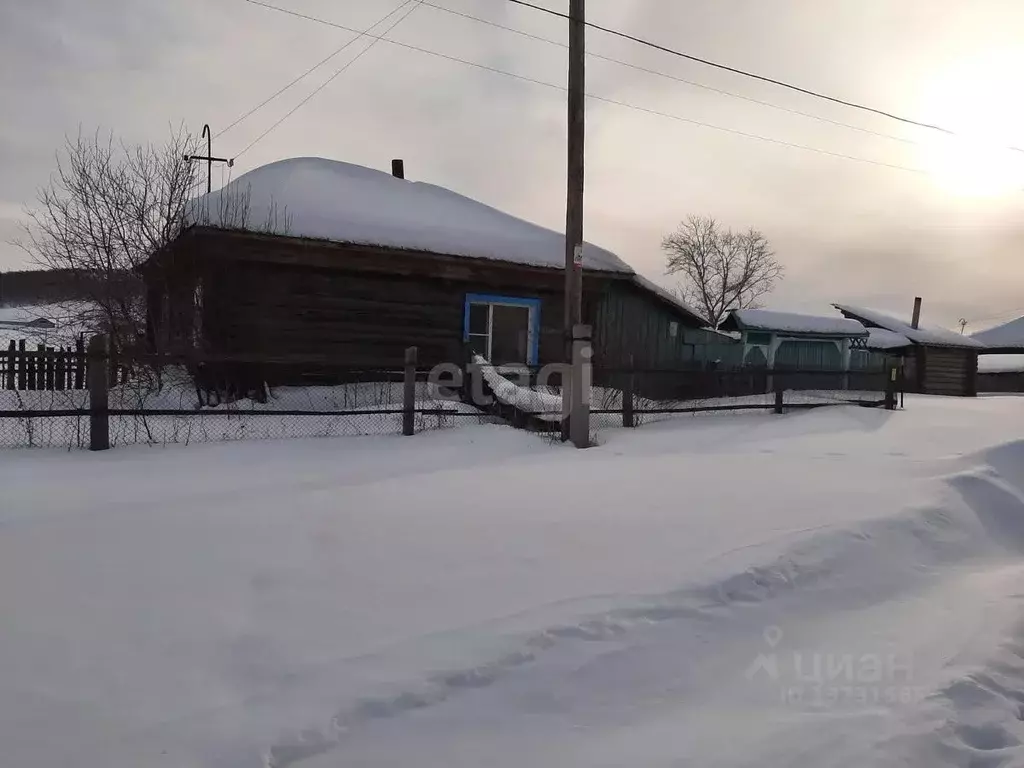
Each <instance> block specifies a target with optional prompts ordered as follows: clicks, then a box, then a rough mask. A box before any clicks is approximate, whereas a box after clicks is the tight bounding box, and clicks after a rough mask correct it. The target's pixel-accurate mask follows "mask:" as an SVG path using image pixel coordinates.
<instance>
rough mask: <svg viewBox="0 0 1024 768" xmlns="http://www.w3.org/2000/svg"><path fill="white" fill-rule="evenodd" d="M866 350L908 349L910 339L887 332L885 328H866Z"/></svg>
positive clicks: (900, 334) (899, 334)
mask: <svg viewBox="0 0 1024 768" xmlns="http://www.w3.org/2000/svg"><path fill="white" fill-rule="evenodd" d="M867 345H868V349H900V348H901V347H909V346H910V339H908V338H907V337H906V336H904V335H903V334H902V333H895V332H894V331H887V330H886V329H885V328H868V341H867Z"/></svg>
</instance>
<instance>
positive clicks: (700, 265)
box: [661, 216, 785, 328]
mask: <svg viewBox="0 0 1024 768" xmlns="http://www.w3.org/2000/svg"><path fill="white" fill-rule="evenodd" d="M661 247H662V250H663V251H665V254H666V259H665V271H666V272H667V273H668V274H678V275H681V276H682V278H683V282H682V284H681V285H680V288H679V292H680V295H681V296H682V297H683V299H685V300H686V301H688V302H690V303H691V304H694V305H695V306H696V307H697V308H698V309H700V310H701V311H702V312H703V313H704V316H705V317H706V318H707V319H708V321H709V322H710V323H711V326H712V327H713V328H717V327H718V326H719V325H720V324H721V322H722V321H723V320H724V319H725V316H726V315H727V314H728V313H729V312H730V311H732V310H734V309H743V308H744V307H752V306H756V303H757V302H758V300H759V299H760V298H761V297H763V296H765V295H767V294H768V293H770V292H771V290H772V289H773V288H774V287H775V284H776V283H777V282H778V281H779V280H780V279H782V277H783V275H784V273H785V269H784V268H783V266H782V265H781V264H779V262H778V261H776V259H775V254H774V252H773V251H772V249H771V246H770V245H769V243H768V240H767V239H766V238H765V236H764V235H763V234H761V233H760V232H758V231H757V230H754V229H750V230H748V231H746V232H734V231H732V230H731V229H724V228H722V227H721V226H720V225H719V224H718V222H717V221H715V220H714V219H712V218H709V217H704V216H689V217H687V218H686V220H685V221H683V222H682V223H681V224H680V225H679V228H678V229H677V230H676V231H675V232H673V233H672V234H670V235H668V236H667V237H665V239H664V240H663V241H662V244H661Z"/></svg>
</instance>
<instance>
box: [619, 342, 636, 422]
mask: <svg viewBox="0 0 1024 768" xmlns="http://www.w3.org/2000/svg"><path fill="white" fill-rule="evenodd" d="M634 389H635V386H634V381H633V355H630V356H629V371H628V372H627V373H626V382H625V385H624V386H623V388H622V426H624V427H634V426H636V417H635V416H634V414H633V391H634Z"/></svg>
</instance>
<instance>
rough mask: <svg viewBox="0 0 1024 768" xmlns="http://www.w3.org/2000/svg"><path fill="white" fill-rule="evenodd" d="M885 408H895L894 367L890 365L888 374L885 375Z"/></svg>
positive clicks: (892, 409) (893, 409)
mask: <svg viewBox="0 0 1024 768" xmlns="http://www.w3.org/2000/svg"><path fill="white" fill-rule="evenodd" d="M885 410H887V411H895V410H896V367H895V366H890V368H889V375H888V376H886V377H885Z"/></svg>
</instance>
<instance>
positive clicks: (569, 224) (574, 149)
mask: <svg viewBox="0 0 1024 768" xmlns="http://www.w3.org/2000/svg"><path fill="white" fill-rule="evenodd" d="M585 6H586V3H585V0H570V2H569V16H570V19H569V130H568V139H569V141H568V169H567V170H568V177H567V181H568V185H567V189H566V202H565V323H564V335H565V357H564V360H565V364H566V367H567V368H569V367H570V366H571V365H572V329H573V326H574V325H577V324H579V323H580V322H582V304H583V296H582V294H583V162H584V138H585V119H586V77H585V72H586V65H585V60H586V29H587V28H586V23H585V22H586V10H585ZM566 384H567V382H563V387H562V392H563V396H562V405H563V409H562V410H563V416H564V417H565V418H566V420H567V419H568V418H569V416H570V414H571V412H572V410H573V408H572V406H573V403H572V400H571V394H570V393H571V391H572V390H573V389H574V388H573V387H570V386H567V385H566ZM567 426H568V425H564V426H563V438H568V437H569V435H568V431H569V430H568V429H567Z"/></svg>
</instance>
